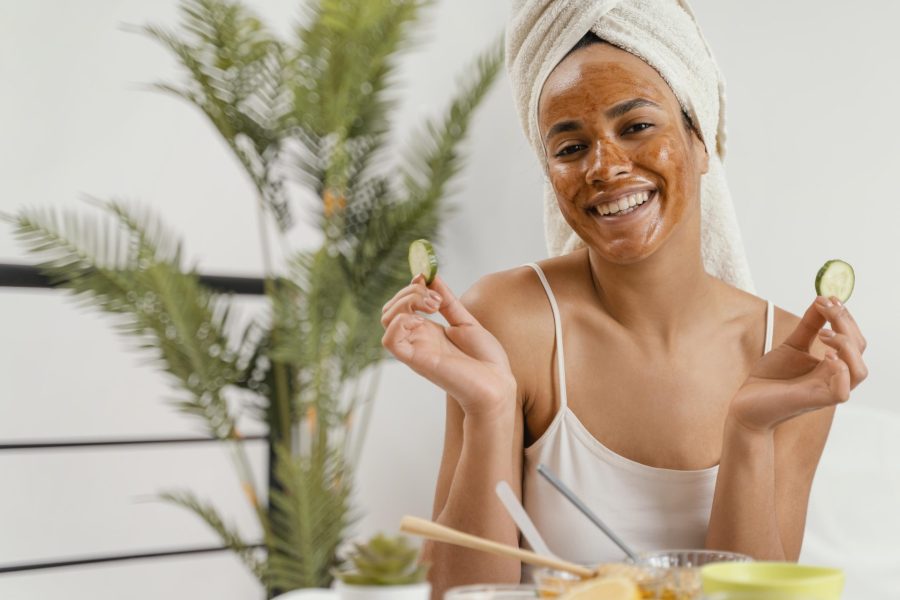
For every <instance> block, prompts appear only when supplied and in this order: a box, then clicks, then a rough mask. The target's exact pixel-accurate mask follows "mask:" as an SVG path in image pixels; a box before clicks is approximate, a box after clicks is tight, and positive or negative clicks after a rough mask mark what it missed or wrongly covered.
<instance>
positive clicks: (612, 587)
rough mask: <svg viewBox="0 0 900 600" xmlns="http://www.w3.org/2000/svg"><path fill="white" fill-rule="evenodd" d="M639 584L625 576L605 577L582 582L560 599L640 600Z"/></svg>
mask: <svg viewBox="0 0 900 600" xmlns="http://www.w3.org/2000/svg"><path fill="white" fill-rule="evenodd" d="M640 598H641V592H640V590H639V589H638V586H637V585H635V583H634V582H633V581H631V580H630V579H626V578H624V577H604V578H602V579H591V580H589V581H585V582H584V583H580V584H578V585H576V586H575V587H573V588H572V589H570V590H569V591H568V592H566V593H565V594H563V595H562V596H560V597H559V600H640Z"/></svg>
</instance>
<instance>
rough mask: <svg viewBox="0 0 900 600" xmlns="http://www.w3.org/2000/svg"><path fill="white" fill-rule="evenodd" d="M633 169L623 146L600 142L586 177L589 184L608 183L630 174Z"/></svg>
mask: <svg viewBox="0 0 900 600" xmlns="http://www.w3.org/2000/svg"><path fill="white" fill-rule="evenodd" d="M631 168H632V164H631V159H630V158H628V154H627V153H626V152H625V150H624V149H623V148H622V147H621V146H619V145H618V144H616V143H615V142H612V141H609V140H600V141H598V142H597V143H596V144H595V145H594V148H593V150H592V154H591V163H590V166H589V168H588V170H587V173H586V174H585V177H586V179H587V182H588V183H593V182H595V181H602V182H607V181H612V180H614V179H616V178H618V177H622V176H624V175H628V174H630V173H631Z"/></svg>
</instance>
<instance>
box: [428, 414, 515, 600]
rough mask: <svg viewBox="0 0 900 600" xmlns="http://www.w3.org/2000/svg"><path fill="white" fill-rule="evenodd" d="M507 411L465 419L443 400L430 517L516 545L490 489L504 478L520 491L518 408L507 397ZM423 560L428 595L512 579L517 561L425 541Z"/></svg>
mask: <svg viewBox="0 0 900 600" xmlns="http://www.w3.org/2000/svg"><path fill="white" fill-rule="evenodd" d="M510 400H513V399H510ZM508 406H510V407H512V408H511V409H510V410H506V411H502V412H501V413H499V414H497V415H496V416H495V417H493V418H490V417H486V416H484V415H482V416H478V417H475V418H471V417H466V416H465V415H464V413H463V412H462V410H461V409H460V408H459V404H458V403H457V401H456V400H455V399H453V398H451V397H449V396H448V398H447V421H446V427H445V434H444V436H445V437H444V455H443V458H442V461H441V469H440V473H439V475H438V481H437V489H436V492H435V500H434V520H435V521H437V522H439V523H441V524H443V525H447V526H449V527H453V528H454V529H459V530H461V531H465V532H467V533H472V534H475V535H479V536H482V537H487V538H491V539H493V540H496V541H498V542H501V543H505V544H509V545H511V546H518V544H519V540H518V533H517V530H516V526H515V524H514V523H513V522H512V520H511V519H510V518H509V516H508V515H507V514H506V511H505V509H504V508H503V506H502V505H501V504H500V502H499V500H498V499H497V497H496V494H495V492H494V487H495V486H496V485H497V482H498V481H501V480H505V481H507V482H508V483H509V484H510V485H511V486H512V488H513V490H515V492H516V494H517V495H521V492H520V489H521V481H522V475H521V474H522V431H523V426H522V412H521V410H519V408H518V403H517V402H515V401H510V402H509V403H508ZM424 557H425V560H427V561H428V562H430V563H431V565H432V566H431V570H430V572H429V579H430V581H431V584H432V594H433V597H434V598H441V597H443V593H444V592H445V591H446V590H447V589H448V588H450V587H453V586H456V585H464V584H467V583H484V582H497V583H516V582H518V581H519V577H520V569H521V565H520V563H519V562H518V561H515V560H511V559H505V558H501V557H496V556H492V555H489V554H485V553H483V552H477V551H475V550H467V549H465V548H460V547H458V546H452V545H449V544H442V543H435V542H427V543H426V544H425V550H424Z"/></svg>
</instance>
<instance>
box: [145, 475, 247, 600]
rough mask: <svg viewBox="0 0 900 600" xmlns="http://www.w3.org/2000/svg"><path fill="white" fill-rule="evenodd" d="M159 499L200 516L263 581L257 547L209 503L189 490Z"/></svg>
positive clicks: (165, 494)
mask: <svg viewBox="0 0 900 600" xmlns="http://www.w3.org/2000/svg"><path fill="white" fill-rule="evenodd" d="M160 499H161V500H165V501H167V502H171V503H173V504H176V505H178V506H180V507H182V508H186V509H187V510H189V511H191V512H192V513H194V514H195V515H197V516H198V517H200V518H201V519H202V520H203V521H204V522H205V523H206V524H207V525H209V527H210V528H211V529H212V530H213V531H215V532H216V534H218V536H219V538H220V539H221V540H222V544H224V545H225V547H227V548H229V549H230V550H231V551H233V552H234V553H235V554H237V556H238V558H240V559H241V561H242V562H243V563H244V564H245V565H246V566H247V568H248V569H250V572H251V573H253V574H254V575H255V576H256V577H257V579H259V580H260V581H261V582H263V583H264V582H265V580H264V577H265V563H264V561H263V560H262V558H261V557H260V556H259V553H258V551H257V549H256V548H255V547H254V546H252V545H249V544H247V542H246V541H245V540H244V539H243V538H242V537H241V535H240V534H239V533H238V532H237V529H235V528H234V527H233V526H230V525H228V524H226V523H225V521H224V519H222V516H221V515H220V514H219V512H218V511H217V510H216V509H215V508H214V507H213V506H212V505H211V504H206V503H204V502H203V501H201V500H200V499H199V498H197V496H196V495H195V494H193V493H191V492H186V491H180V492H165V493H162V494H160Z"/></svg>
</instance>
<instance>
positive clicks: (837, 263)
mask: <svg viewBox="0 0 900 600" xmlns="http://www.w3.org/2000/svg"><path fill="white" fill-rule="evenodd" d="M832 268H843V269H846V270H847V271H848V272H849V274H850V287H849V289H847V290H844V292H845V293H843V294H840V295H839V292H838V291H837V290H835V291H832V290H828V289H823V287H822V285H823V284H822V281H823V279H824V278H825V275H826V274H827V273H828V271H829V270H831V269H832ZM855 286H856V272H855V271H854V270H853V266H852V265H851V264H850V263H848V262H847V261H844V260H840V259H838V258H835V259H832V260H829V261H826V262H825V264H824V265H822V268H821V269H819V272H818V273H816V294H818V295H819V296H825V297H830V296H835V297H837V299H838V300H840V301H841V302H846V301H847V300H849V299H850V296H851V295H853V288H854V287H855ZM842 296H843V297H842Z"/></svg>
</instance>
